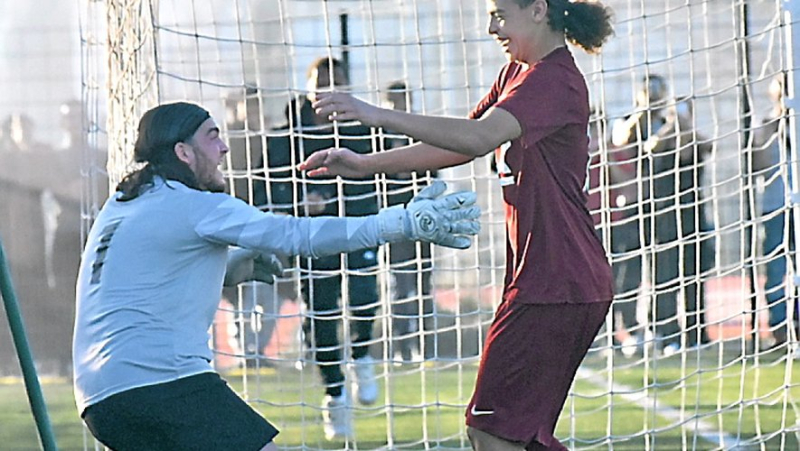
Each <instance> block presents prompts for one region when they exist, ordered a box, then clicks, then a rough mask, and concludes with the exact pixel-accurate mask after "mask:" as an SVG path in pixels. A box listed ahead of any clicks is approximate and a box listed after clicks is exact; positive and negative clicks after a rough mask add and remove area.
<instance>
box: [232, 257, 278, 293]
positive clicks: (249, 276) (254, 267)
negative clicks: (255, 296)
mask: <svg viewBox="0 0 800 451" xmlns="http://www.w3.org/2000/svg"><path fill="white" fill-rule="evenodd" d="M281 274H283V264H282V263H281V261H280V259H278V257H277V256H275V254H270V253H262V252H258V251H254V250H249V249H238V248H237V249H231V250H230V251H228V264H227V267H226V270H225V281H224V285H225V286H226V287H235V286H236V285H239V284H240V283H242V282H249V281H258V282H264V283H269V284H272V283H274V282H275V276H280V275H281Z"/></svg>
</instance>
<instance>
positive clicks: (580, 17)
mask: <svg viewBox="0 0 800 451" xmlns="http://www.w3.org/2000/svg"><path fill="white" fill-rule="evenodd" d="M534 1H535V0H515V2H516V3H517V5H519V7H520V8H525V7H527V6H529V5H530V4H532V3H533V2H534ZM546 1H547V5H548V11H547V23H548V24H549V25H550V28H552V29H553V30H563V31H564V34H565V35H566V38H567V41H569V42H570V43H572V44H574V45H576V46H578V47H580V48H582V49H584V50H585V51H586V52H588V53H596V52H598V51H600V48H601V47H602V46H603V44H604V43H605V42H606V40H608V38H609V37H611V36H612V35H613V34H614V27H613V25H612V20H613V13H612V11H611V9H610V8H608V7H607V6H605V5H603V4H602V3H600V2H599V1H594V0H574V1H571V0H546Z"/></svg>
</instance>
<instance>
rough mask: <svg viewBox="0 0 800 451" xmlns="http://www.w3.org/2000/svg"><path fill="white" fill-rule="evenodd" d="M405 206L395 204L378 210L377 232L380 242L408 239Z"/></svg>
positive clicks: (408, 222) (408, 229) (408, 220)
mask: <svg viewBox="0 0 800 451" xmlns="http://www.w3.org/2000/svg"><path fill="white" fill-rule="evenodd" d="M408 216H409V214H408V212H407V211H406V209H405V207H404V206H402V205H395V206H394V207H389V208H383V209H381V211H379V212H378V234H379V240H380V244H384V243H394V242H397V241H406V240H408V239H410V238H411V237H410V236H409V235H410V232H409V231H410V230H411V224H410V218H409V217H408Z"/></svg>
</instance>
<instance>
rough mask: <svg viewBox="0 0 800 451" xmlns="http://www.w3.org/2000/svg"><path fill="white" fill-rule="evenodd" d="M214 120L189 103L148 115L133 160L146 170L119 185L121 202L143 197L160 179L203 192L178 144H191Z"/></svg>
mask: <svg viewBox="0 0 800 451" xmlns="http://www.w3.org/2000/svg"><path fill="white" fill-rule="evenodd" d="M210 117H211V115H210V114H209V112H208V111H206V110H205V109H204V108H202V107H200V106H198V105H195V104H193V103H187V102H177V103H168V104H164V105H159V106H157V107H155V108H153V109H151V110H149V111H147V112H146V113H144V115H143V116H142V118H141V119H140V120H139V128H138V136H137V138H136V144H135V145H134V148H133V160H134V161H135V162H137V163H144V166H142V167H141V168H140V169H138V170H136V171H133V172H132V173H130V174H128V175H127V176H125V178H123V179H122V181H121V182H120V183H119V185H117V191H119V192H121V193H122V195H121V196H120V197H119V199H118V200H120V201H128V200H132V199H135V198H137V197H139V195H141V194H142V193H143V192H144V191H145V190H146V189H147V188H149V187H151V186H153V183H154V180H155V178H156V177H161V178H163V179H164V180H167V181H169V180H175V181H177V182H180V183H183V184H184V185H186V186H188V187H190V188H194V189H199V184H198V182H197V177H196V176H195V175H194V172H193V171H192V169H191V168H190V167H189V166H188V165H187V164H186V163H184V162H183V161H181V160H180V159H179V158H178V156H177V155H176V154H175V144H178V143H179V142H186V143H189V144H191V139H192V136H193V135H194V133H195V132H196V131H197V129H198V128H200V125H202V124H203V122H205V121H206V120H207V119H208V118H210Z"/></svg>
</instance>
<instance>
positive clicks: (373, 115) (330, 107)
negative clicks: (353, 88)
mask: <svg viewBox="0 0 800 451" xmlns="http://www.w3.org/2000/svg"><path fill="white" fill-rule="evenodd" d="M312 106H313V107H314V111H316V113H317V114H318V115H320V116H323V117H327V118H328V119H329V120H331V121H359V122H361V123H362V124H364V125H366V126H369V127H377V126H380V112H381V108H379V107H376V106H375V105H371V104H369V103H367V102H364V101H362V100H359V99H356V98H355V97H353V96H352V95H350V94H346V93H343V92H320V93H317V96H316V101H315V102H314V103H313V104H312Z"/></svg>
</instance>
